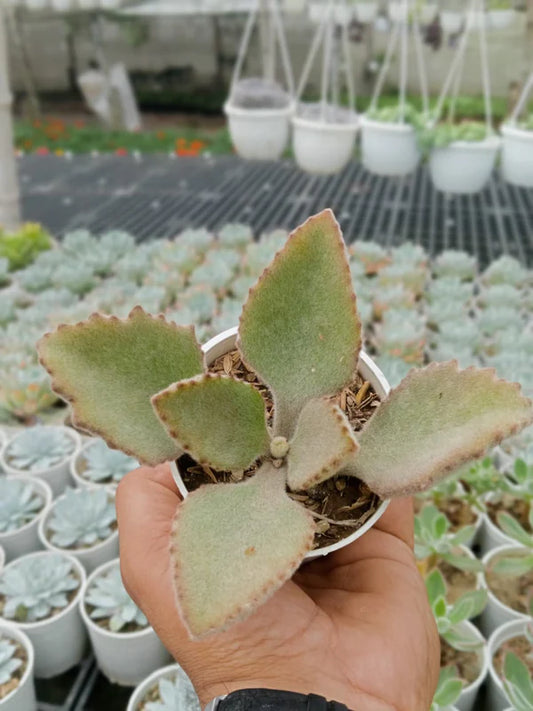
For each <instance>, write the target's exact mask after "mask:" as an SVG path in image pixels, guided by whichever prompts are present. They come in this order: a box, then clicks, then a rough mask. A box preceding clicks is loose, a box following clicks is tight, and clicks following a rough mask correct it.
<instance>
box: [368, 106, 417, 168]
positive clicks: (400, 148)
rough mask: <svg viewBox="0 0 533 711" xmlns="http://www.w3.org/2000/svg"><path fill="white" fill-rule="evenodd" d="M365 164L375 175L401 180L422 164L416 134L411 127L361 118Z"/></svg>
mask: <svg viewBox="0 0 533 711" xmlns="http://www.w3.org/2000/svg"><path fill="white" fill-rule="evenodd" d="M361 149H362V161H363V165H364V166H365V168H366V169H367V170H369V171H370V172H371V173H374V174H375V175H384V176H390V177H401V176H404V175H408V174H409V173H412V172H413V171H414V170H415V168H416V167H417V165H418V163H419V162H420V157H421V154H420V149H419V147H418V143H417V139H416V133H415V130H414V128H413V127H412V126H411V125H409V124H401V123H385V122H383V121H373V120H372V119H368V118H366V117H365V116H362V117H361Z"/></svg>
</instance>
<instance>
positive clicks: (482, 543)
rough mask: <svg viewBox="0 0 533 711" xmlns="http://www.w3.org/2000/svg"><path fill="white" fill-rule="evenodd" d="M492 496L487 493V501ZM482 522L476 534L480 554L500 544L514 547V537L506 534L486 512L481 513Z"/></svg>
mask: <svg viewBox="0 0 533 711" xmlns="http://www.w3.org/2000/svg"><path fill="white" fill-rule="evenodd" d="M492 498H493V497H492V496H491V495H490V494H489V496H488V497H487V501H488V502H490V501H491V499H492ZM482 518H483V524H482V526H481V530H480V532H479V535H478V540H477V542H478V545H479V548H480V553H481V555H482V556H484V555H486V554H487V553H488V552H489V551H492V550H494V548H499V547H500V546H514V547H516V546H517V545H518V543H517V542H516V540H515V539H514V538H511V537H510V536H507V535H506V534H505V533H504V532H503V531H502V530H501V528H500V527H499V526H497V525H496V524H495V523H494V522H493V521H492V519H491V517H490V516H489V515H488V514H486V513H485V514H483V515H482Z"/></svg>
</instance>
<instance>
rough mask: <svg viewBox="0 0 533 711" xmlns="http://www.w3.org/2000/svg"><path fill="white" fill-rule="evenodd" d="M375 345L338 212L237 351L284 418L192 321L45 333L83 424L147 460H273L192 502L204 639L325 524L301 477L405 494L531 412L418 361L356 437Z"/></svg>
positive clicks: (191, 603)
mask: <svg viewBox="0 0 533 711" xmlns="http://www.w3.org/2000/svg"><path fill="white" fill-rule="evenodd" d="M373 266H377V265H373ZM200 268H201V267H200ZM366 269H367V271H368V265H367V266H366ZM197 271H198V270H196V272H194V273H197ZM194 273H193V276H194ZM317 284H320V289H317V288H316V285H317ZM459 285H460V288H461V289H462V287H463V286H467V287H470V285H468V284H466V285H463V284H462V283H461V282H459ZM361 343H362V338H361V326H360V320H359V317H358V315H357V311H356V308H355V295H354V293H353V289H352V277H351V274H350V269H349V263H348V258H347V253H346V248H345V245H344V241H343V239H342V235H341V232H340V229H339V226H338V224H337V223H336V221H335V219H334V217H333V215H332V213H331V212H330V211H324V212H323V213H320V214H319V215H317V216H315V217H313V218H310V219H309V220H308V221H307V222H306V223H305V224H304V225H303V226H301V227H300V228H299V229H297V230H296V231H295V232H293V233H292V235H291V236H290V237H289V239H288V240H287V243H286V245H285V247H284V248H283V249H282V250H281V251H280V252H278V254H277V255H276V257H275V258H274V260H273V262H272V264H271V265H270V266H269V267H268V268H267V270H266V271H265V272H264V273H263V275H262V276H261V278H260V280H259V282H258V283H257V285H256V286H255V287H254V288H253V289H252V290H251V291H250V294H249V296H248V299H247V301H246V303H245V305H244V308H243V311H242V314H241V318H240V325H239V334H238V339H237V347H238V350H239V351H240V355H241V357H242V359H243V361H244V362H245V363H247V364H248V366H249V367H250V368H251V369H252V370H253V371H254V372H255V373H256V375H257V376H258V378H259V380H260V381H261V382H262V383H265V384H266V385H267V386H268V388H269V391H270V393H271V394H272V398H273V412H274V415H273V422H272V426H271V427H270V426H268V425H267V418H266V407H265V401H264V400H263V397H262V395H261V393H260V392H259V391H258V390H257V389H255V388H254V387H253V386H252V385H250V384H249V383H247V382H244V381H242V380H238V379H236V378H233V377H230V376H225V375H215V374H210V373H207V372H206V368H205V364H204V359H203V354H202V351H201V349H200V347H199V344H198V343H197V342H196V340H195V337H194V332H193V330H192V329H188V328H183V327H178V326H176V325H175V324H173V323H168V322H166V321H165V320H164V319H163V318H160V317H151V316H149V315H148V314H146V313H145V312H144V311H143V310H142V309H141V308H135V309H134V310H133V311H132V312H131V314H130V315H129V316H128V318H127V319H125V320H117V319H110V318H107V317H104V316H101V315H98V314H95V315H93V316H92V317H91V318H90V319H89V320H88V321H86V322H84V323H81V324H78V325H77V326H74V327H71V326H65V327H63V328H61V329H59V330H57V331H55V332H53V333H50V334H48V335H47V336H45V337H44V338H43V339H42V340H41V341H40V344H39V352H40V356H41V360H42V362H43V363H44V364H45V365H46V367H47V369H48V370H49V372H50V374H51V375H52V378H53V386H54V387H55V388H56V390H57V391H58V392H60V393H61V394H62V396H63V397H65V398H66V399H67V400H69V401H70V402H73V403H74V408H73V410H74V414H73V416H74V421H75V423H76V424H77V425H78V426H80V427H81V428H82V429H84V430H87V431H92V432H98V433H100V434H101V435H103V436H104V437H105V439H106V441H107V442H108V443H109V444H110V445H111V446H113V447H117V448H120V449H122V450H123V451H125V452H127V453H129V454H131V455H133V456H136V457H137V458H138V459H139V460H140V461H144V462H147V463H149V464H156V463H158V462H162V461H168V460H172V459H175V458H177V457H178V456H179V454H180V453H181V452H182V451H185V452H187V453H188V454H189V455H190V456H192V457H193V458H194V459H195V460H196V461H197V462H199V463H201V464H208V465H209V466H211V467H212V468H214V469H215V470H220V471H228V472H233V474H234V478H235V479H238V478H239V476H240V478H242V472H243V471H244V470H246V469H248V467H250V466H251V465H252V464H254V463H255V462H257V461H259V468H258V469H257V471H256V472H255V475H254V476H251V477H249V478H246V479H245V480H244V481H241V482H239V483H232V484H219V485H216V484H213V485H210V486H205V487H201V488H200V489H198V490H197V491H195V492H193V493H192V494H190V495H189V496H188V497H187V499H186V500H185V502H184V503H183V504H182V505H181V506H180V507H179V508H178V512H177V515H176V519H175V521H174V528H173V533H172V547H173V560H174V576H175V588H176V592H177V598H178V603H179V607H180V610H181V613H182V616H183V619H184V622H185V624H186V625H187V627H188V629H189V631H190V633H191V635H193V636H196V637H198V636H202V635H204V634H207V633H208V632H211V631H214V630H219V629H221V628H224V627H226V626H227V625H228V624H230V623H231V622H233V621H236V620H238V619H241V618H242V617H243V616H244V615H247V614H250V612H251V611H252V610H253V609H254V607H256V606H257V605H258V604H260V603H261V602H262V601H264V600H265V599H266V597H268V596H269V595H271V594H272V593H273V592H274V591H275V590H276V589H277V588H278V587H279V586H280V585H281V584H282V583H283V582H284V581H285V580H287V579H288V578H289V577H290V576H291V575H292V573H293V571H294V570H295V569H296V567H297V566H298V565H299V563H300V562H301V561H302V559H303V558H304V556H305V555H306V553H307V552H309V551H310V550H311V549H312V547H313V545H314V534H315V530H316V526H315V523H314V520H313V518H312V516H311V515H310V514H309V512H308V511H307V510H306V509H305V508H304V507H303V506H301V505H300V504H299V503H297V502H296V501H294V500H293V499H291V498H290V497H289V496H288V495H287V487H288V488H289V489H290V490H292V491H299V490H302V489H304V490H305V489H309V488H312V487H313V486H315V485H317V484H318V483H321V482H323V481H326V480H328V479H330V478H331V477H333V476H334V475H335V474H337V473H338V472H340V471H341V470H342V472H343V474H344V475H345V476H354V477H357V478H358V479H360V480H362V481H363V482H364V483H365V484H366V485H367V486H368V487H369V488H370V490H371V491H373V492H374V493H375V494H377V495H378V496H380V497H382V498H386V497H390V496H401V495H405V494H408V493H412V492H414V491H417V490H422V489H425V488H427V487H429V486H430V485H431V484H432V483H434V482H436V481H438V480H439V479H441V478H442V477H443V476H444V475H445V474H447V473H448V472H449V471H450V470H452V469H454V468H455V467H456V466H458V465H459V464H460V463H461V462H464V461H468V460H470V459H472V458H474V457H475V456H478V455H479V454H481V453H482V452H484V451H485V449H486V448H487V447H489V446H493V445H494V444H496V443H497V442H499V441H500V440H501V439H502V438H503V437H505V436H506V435H509V434H512V433H513V432H516V431H518V430H519V429H521V428H523V427H524V426H526V425H528V424H530V423H531V421H532V420H533V412H532V409H531V403H530V402H529V401H528V400H526V399H525V398H524V397H523V396H522V395H521V394H520V391H519V388H518V386H516V385H510V384H508V383H505V382H504V381H498V380H497V379H496V378H495V377H494V373H493V372H492V371H487V370H474V369H471V370H466V371H459V370H458V368H457V365H456V364H455V363H453V362H452V363H443V364H440V365H431V366H428V367H427V368H423V369H420V370H417V369H415V370H413V371H411V373H409V375H408V376H407V378H406V379H405V380H404V381H403V382H402V383H401V384H400V385H399V386H398V388H396V389H395V390H394V391H393V392H392V393H391V394H390V395H389V396H388V398H387V399H386V400H385V401H384V402H383V403H381V405H380V406H379V407H378V408H376V411H375V413H374V415H373V416H372V418H371V419H370V420H369V421H368V422H367V424H366V425H365V427H364V429H363V430H362V431H361V432H358V433H357V436H356V435H355V434H354V432H353V430H352V427H351V425H350V422H349V421H348V419H347V418H346V416H345V415H344V413H343V412H342V411H341V410H340V408H339V407H338V406H337V405H335V404H334V402H333V401H332V400H331V398H332V396H335V395H338V394H339V393H340V392H341V391H342V390H343V389H344V388H345V387H346V386H348V385H350V383H352V382H353V380H354V377H355V375H356V372H357V365H358V360H359V353H360V349H361ZM88 353H90V358H88V357H87V354H88ZM162 425H163V426H162ZM274 462H275V463H274ZM257 511H261V516H258V515H257V513H256V512H257ZM235 520H239V526H238V527H236V526H235V525H234V522H235ZM243 531H245V532H246V535H245V536H243ZM198 551H200V554H199V553H198ZM200 590H201V591H202V594H201V595H200V594H199V591H200Z"/></svg>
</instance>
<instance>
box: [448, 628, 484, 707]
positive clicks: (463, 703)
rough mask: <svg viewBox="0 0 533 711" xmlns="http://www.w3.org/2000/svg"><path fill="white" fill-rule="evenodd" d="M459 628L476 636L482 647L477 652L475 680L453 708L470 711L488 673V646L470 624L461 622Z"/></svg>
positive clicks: (464, 690) (466, 687) (465, 689)
mask: <svg viewBox="0 0 533 711" xmlns="http://www.w3.org/2000/svg"><path fill="white" fill-rule="evenodd" d="M461 626H464V627H466V628H468V630H469V631H470V632H471V633H472V635H474V636H476V637H477V638H478V639H479V641H480V643H481V645H482V646H481V647H480V650H479V652H478V659H479V663H480V667H481V669H480V672H479V675H478V677H477V679H475V680H474V681H473V682H471V683H470V684H468V685H467V686H465V687H464V688H463V690H462V691H461V695H460V696H459V698H458V699H457V701H456V702H455V706H456V707H457V709H458V710H459V711H472V709H473V708H474V704H475V701H476V698H477V695H478V693H479V689H480V687H481V685H482V684H483V682H484V681H485V679H486V678H487V674H488V672H489V654H488V645H487V643H486V641H485V638H484V637H483V635H482V634H481V632H480V631H479V630H478V629H477V627H474V625H473V624H472V623H471V622H468V621H465V622H462V623H461Z"/></svg>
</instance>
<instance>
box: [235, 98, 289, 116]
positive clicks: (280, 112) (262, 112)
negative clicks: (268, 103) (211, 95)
mask: <svg viewBox="0 0 533 711" xmlns="http://www.w3.org/2000/svg"><path fill="white" fill-rule="evenodd" d="M295 109H296V102H295V101H294V99H291V101H290V103H289V105H288V106H284V107H282V108H278V109H244V108H242V107H241V106H235V105H234V104H232V103H231V99H228V100H227V101H226V103H225V104H224V113H225V114H226V116H237V117H240V118H282V117H284V116H287V117H290V116H292V114H293V113H294V111H295Z"/></svg>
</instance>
